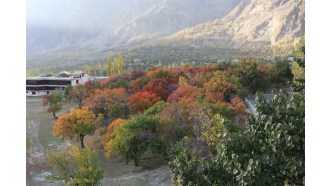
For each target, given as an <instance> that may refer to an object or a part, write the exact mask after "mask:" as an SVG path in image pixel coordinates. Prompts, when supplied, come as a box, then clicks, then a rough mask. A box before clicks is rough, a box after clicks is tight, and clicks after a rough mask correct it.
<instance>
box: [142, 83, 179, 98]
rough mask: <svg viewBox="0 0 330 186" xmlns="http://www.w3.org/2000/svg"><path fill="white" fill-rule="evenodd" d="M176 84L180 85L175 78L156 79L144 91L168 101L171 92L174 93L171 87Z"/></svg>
mask: <svg viewBox="0 0 330 186" xmlns="http://www.w3.org/2000/svg"><path fill="white" fill-rule="evenodd" d="M175 84H176V85H177V84H178V80H177V79H174V78H163V79H154V80H152V81H150V82H149V83H147V84H146V85H145V86H144V88H143V91H148V92H152V93H154V94H156V95H157V96H159V97H161V98H162V99H163V100H166V99H167V98H168V96H169V95H170V93H171V91H173V89H172V90H171V88H170V87H173V85H175ZM170 85H171V86H170Z"/></svg>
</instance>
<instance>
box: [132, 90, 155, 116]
mask: <svg viewBox="0 0 330 186" xmlns="http://www.w3.org/2000/svg"><path fill="white" fill-rule="evenodd" d="M160 100H161V98H160V97H159V96H157V95H156V94H154V93H151V92H148V91H143V92H138V93H135V94H133V95H132V96H131V98H130V99H129V103H130V104H131V105H132V108H133V110H134V111H135V112H143V111H144V110H145V109H147V108H149V107H150V106H152V105H154V104H155V103H157V102H158V101H160Z"/></svg>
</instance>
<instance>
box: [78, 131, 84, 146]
mask: <svg viewBox="0 0 330 186" xmlns="http://www.w3.org/2000/svg"><path fill="white" fill-rule="evenodd" d="M79 135H80V143H81V148H85V145H84V137H85V136H84V135H82V134H79Z"/></svg>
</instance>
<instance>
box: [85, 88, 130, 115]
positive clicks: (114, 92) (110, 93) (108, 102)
mask: <svg viewBox="0 0 330 186" xmlns="http://www.w3.org/2000/svg"><path fill="white" fill-rule="evenodd" d="M127 100H128V93H127V91H126V89H124V88H114V89H104V90H99V89H97V90H95V92H94V94H93V95H92V96H91V98H90V100H89V101H87V102H86V103H85V106H88V107H90V108H91V110H92V111H93V112H94V113H95V114H103V115H104V117H105V118H108V117H109V116H112V115H116V114H115V113H112V112H111V110H112V108H113V107H116V106H120V107H121V108H124V107H125V105H126V104H127Z"/></svg>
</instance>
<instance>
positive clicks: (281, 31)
mask: <svg viewBox="0 0 330 186" xmlns="http://www.w3.org/2000/svg"><path fill="white" fill-rule="evenodd" d="M304 6H305V5H304V0H244V1H242V2H241V3H240V4H239V5H238V6H237V7H235V8H234V9H233V10H232V11H231V12H230V13H229V14H228V15H227V16H226V17H224V18H222V19H216V20H214V21H211V22H207V23H203V24H200V25H197V26H195V27H191V28H187V29H184V30H182V31H179V32H177V33H175V34H173V35H170V36H168V37H166V38H164V39H163V41H164V42H166V43H167V44H173V45H175V44H178V43H190V44H194V45H208V46H216V47H220V48H241V49H249V50H251V49H252V50H259V49H260V48H263V47H265V46H277V45H280V44H282V43H283V42H286V41H293V40H294V39H295V38H297V37H299V36H300V35H302V34H304V33H305V8H304Z"/></svg>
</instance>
